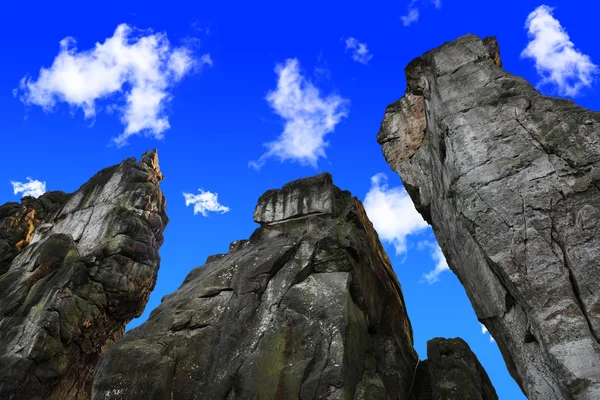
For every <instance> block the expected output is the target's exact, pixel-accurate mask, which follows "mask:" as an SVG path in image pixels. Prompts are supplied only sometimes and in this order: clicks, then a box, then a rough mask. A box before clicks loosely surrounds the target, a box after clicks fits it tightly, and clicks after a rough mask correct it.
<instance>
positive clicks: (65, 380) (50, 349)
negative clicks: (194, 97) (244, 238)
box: [0, 151, 168, 400]
mask: <svg viewBox="0 0 600 400" xmlns="http://www.w3.org/2000/svg"><path fill="white" fill-rule="evenodd" d="M162 178H163V177H162V174H161V172H160V169H159V167H158V156H157V154H156V152H155V151H149V152H147V153H145V154H144V155H143V156H142V159H141V161H140V162H137V161H136V160H135V159H133V158H131V159H127V160H125V161H123V162H122V163H121V164H119V165H115V166H113V167H109V168H106V169H104V170H102V171H100V172H99V173H98V174H96V175H95V176H94V177H93V178H92V179H90V180H89V181H88V182H87V183H86V184H84V185H83V186H81V188H80V189H79V190H77V191H76V192H74V193H72V194H70V195H67V194H65V193H62V192H50V193H46V194H44V195H42V196H41V197H39V198H38V199H33V198H24V199H23V201H22V204H17V203H8V204H5V205H4V206H0V399H14V400H18V399H27V400H32V399H60V400H63V399H89V398H90V392H91V378H92V376H93V371H94V368H95V365H96V363H97V361H98V359H99V355H100V354H101V353H102V352H103V351H104V350H105V348H107V347H108V346H109V345H110V344H112V343H113V342H114V341H115V340H116V339H117V338H119V337H120V336H121V335H122V334H123V331H124V328H125V325H126V324H127V322H129V321H130V320H131V319H132V318H134V317H136V316H139V315H141V313H142V311H143V309H144V306H145V304H146V302H147V301H148V297H149V295H150V292H151V290H152V289H153V288H154V284H155V282H156V277H157V271H158V267H159V263H160V257H159V254H158V249H159V247H160V246H161V245H162V242H163V231H164V228H165V226H166V224H167V222H168V219H167V216H166V214H165V199H164V196H163V194H162V192H161V190H160V187H159V182H160V181H161V180H162Z"/></svg>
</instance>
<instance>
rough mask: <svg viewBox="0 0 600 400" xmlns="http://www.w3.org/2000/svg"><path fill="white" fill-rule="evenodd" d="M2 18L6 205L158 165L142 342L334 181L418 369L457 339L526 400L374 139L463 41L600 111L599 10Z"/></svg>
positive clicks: (239, 8) (558, 4) (254, 10)
mask: <svg viewBox="0 0 600 400" xmlns="http://www.w3.org/2000/svg"><path fill="white" fill-rule="evenodd" d="M5 3H8V4H4V5H3V7H2V12H1V13H0V38H1V39H0V45H1V50H2V54H3V60H4V62H3V63H2V72H1V73H0V110H2V118H1V119H0V132H2V133H1V135H2V158H1V161H0V163H1V166H2V168H0V203H4V202H7V201H16V200H18V199H19V197H20V196H21V195H22V194H23V193H24V191H27V190H30V189H34V190H37V191H38V193H39V192H40V191H42V190H43V189H45V190H64V191H67V192H72V191H74V190H76V189H77V188H78V187H79V186H80V185H81V184H83V183H84V182H85V181H86V180H87V179H89V178H90V177H91V176H92V175H93V174H95V173H96V172H97V171H99V170H100V169H102V168H104V167H106V166H109V165H113V164H116V163H118V162H120V161H121V160H123V159H124V158H127V157H131V156H134V157H139V156H140V155H141V154H142V153H143V152H144V151H146V150H148V149H150V148H157V149H158V150H159V157H160V163H161V167H162V170H163V173H164V174H165V176H166V179H165V180H164V181H163V182H162V183H161V186H162V188H163V190H164V192H165V195H166V197H167V203H168V214H169V217H170V219H171V222H170V224H169V226H168V228H167V230H166V233H165V238H166V241H165V244H164V246H163V247H162V249H161V255H162V258H163V262H162V266H161V270H160V272H159V279H158V283H157V285H156V289H155V290H154V292H153V294H152V297H151V299H150V302H149V304H148V306H147V311H146V313H144V315H143V316H142V318H141V319H139V320H137V321H134V322H132V324H131V325H130V326H133V325H135V324H139V323H140V322H141V321H143V320H144V319H145V318H147V316H148V314H149V311H151V310H152V309H153V308H155V307H156V305H157V304H158V303H159V302H160V298H161V297H162V296H164V295H165V294H168V293H171V292H172V291H174V290H176V289H177V287H178V286H179V285H180V283H181V282H182V281H183V278H184V277H185V275H186V274H187V273H188V272H189V271H190V270H191V269H192V268H194V267H196V266H199V265H202V264H203V263H204V260H205V259H206V257H207V256H208V255H210V254H214V253H223V252H226V251H227V248H228V244H229V242H231V241H233V240H236V239H241V238H247V237H248V236H249V235H250V233H251V232H252V231H253V230H254V229H255V228H256V224H255V223H254V222H253V221H252V212H253V209H254V206H255V204H256V200H257V198H258V197H259V196H260V195H261V194H262V193H263V192H264V191H266V190H267V189H269V188H277V187H281V185H282V184H284V183H286V182H288V181H290V180H293V179H297V178H300V177H304V176H309V175H313V174H316V173H319V172H323V171H329V172H331V173H332V174H333V177H334V182H335V183H336V184H337V185H338V186H340V187H341V188H343V189H347V190H350V191H351V192H352V193H353V194H354V195H355V196H357V197H359V198H360V199H361V200H365V199H366V205H367V209H368V211H369V215H370V216H371V218H372V219H373V221H374V223H375V225H376V228H377V230H378V231H379V233H380V236H381V237H382V239H384V243H385V244H386V247H387V250H388V253H389V255H390V257H391V259H392V262H393V264H394V268H395V270H396V272H397V274H398V277H399V279H400V282H401V284H402V287H403V290H404V295H405V299H406V302H407V307H408V312H409V316H410V318H411V321H412V324H413V329H414V332H415V346H416V348H417V351H418V352H419V354H420V355H421V356H422V357H423V358H424V357H425V356H426V351H425V349H426V341H427V340H428V339H430V338H432V337H436V336H444V337H455V336H460V337H462V338H464V339H465V340H466V341H467V342H468V343H469V345H470V346H471V347H472V349H473V350H474V351H475V353H476V354H477V356H478V357H479V359H480V360H481V362H482V364H483V365H484V367H485V368H486V370H487V371H488V373H489V375H490V377H491V379H492V381H493V383H494V385H495V387H496V389H497V391H498V394H499V396H500V398H501V399H522V398H524V397H523V396H522V394H521V393H520V390H519V389H518V387H517V385H516V384H515V383H514V381H513V380H512V379H511V378H510V376H509V375H508V373H507V371H506V367H505V364H504V361H503V359H502V357H501V355H500V353H499V351H498V348H497V346H496V344H495V343H494V342H492V341H491V340H490V336H489V334H482V329H481V326H480V324H479V323H478V321H477V319H476V317H475V314H474V312H473V310H472V307H471V305H470V303H469V301H468V299H467V297H466V295H465V293H464V290H463V288H462V286H461V285H460V283H459V282H458V280H457V279H456V277H454V275H453V274H452V273H451V272H449V271H446V270H445V264H444V260H443V257H442V256H441V255H440V253H439V251H438V249H437V247H436V245H435V242H434V238H433V236H432V234H431V231H430V229H429V228H427V227H426V226H425V225H424V223H423V222H422V220H420V219H419V217H418V215H415V212H414V209H413V208H412V206H411V203H410V201H409V200H408V199H407V197H406V194H405V193H404V192H403V191H402V189H401V181H400V178H399V177H398V176H397V175H396V174H394V173H393V172H392V171H391V170H390V168H389V167H388V165H387V164H386V163H385V160H384V159H383V156H382V155H381V149H380V147H379V145H378V144H377V143H376V141H375V136H376V134H377V131H378V129H379V124H380V122H381V120H382V118H383V114H384V111H385V107H386V105H387V104H389V103H391V102H393V101H395V100H397V99H398V98H400V97H401V96H402V94H403V91H404V87H405V80H404V73H403V69H404V67H405V65H406V64H407V63H408V62H409V61H411V60H412V59H413V58H414V57H417V56H419V55H421V54H422V53H423V52H425V51H427V50H430V49H431V48H433V47H437V46H439V45H440V44H442V43H443V42H445V41H449V40H453V39H455V38H456V37H458V36H460V35H463V34H466V33H473V34H476V35H479V36H480V37H483V36H487V35H496V36H498V40H499V43H500V48H501V54H502V60H503V62H504V67H505V69H506V70H507V71H509V72H512V73H514V74H517V75H520V76H524V77H525V78H527V79H528V80H530V81H531V82H533V83H536V84H537V83H541V84H542V85H541V86H540V89H541V90H542V91H543V92H544V93H545V94H551V95H567V96H570V97H572V98H574V99H575V100H576V101H577V102H578V103H579V104H581V105H583V106H585V107H587V108H590V109H594V110H598V109H600V93H599V91H598V85H597V83H596V80H595V77H596V72H597V71H596V67H595V65H594V63H600V47H599V46H598V44H597V35H596V30H595V29H594V28H595V26H596V25H595V24H597V15H598V11H599V10H600V6H598V5H596V4H595V2H592V1H589V0H586V1H584V0H569V1H564V0H553V1H548V2H546V3H544V2H543V1H530V0H520V1H504V2H502V3H501V5H500V3H495V2H481V1H477V2H476V1H471V0H465V1H450V0H441V1H434V0H407V1H403V0H401V1H394V2H390V1H377V0H376V1H370V2H368V5H365V3H358V2H357V3H348V2H323V1H319V2H314V1H304V2H302V3H289V2H287V3H286V2H260V4H259V3H256V2H243V3H241V2H240V3H236V2H227V3H219V2H210V3H209V2H185V3H184V2H177V1H170V2H168V3H164V2H161V3H158V2H152V1H144V2H123V1H120V2H111V1H103V2H101V3H97V4H96V5H85V6H84V5H82V3H81V2H73V3H67V2H62V4H61V5H60V6H59V5H56V4H52V5H51V4H50V3H55V2H39V3H38V2H27V3H26V5H23V4H25V3H21V4H18V3H17V2H14V1H13V2H5ZM544 4H545V5H547V6H548V7H553V8H554V9H553V10H550V9H546V8H541V9H540V8H538V7H540V6H542V5H544ZM536 10H537V11H536ZM534 11H535V14H532V16H531V18H530V19H529V21H528V16H530V15H531V13H533V12H534ZM526 22H527V23H528V26H529V27H531V28H532V31H533V32H534V34H535V36H528V31H527V29H526ZM122 24H126V25H122ZM561 26H562V28H560V27H561ZM561 29H562V30H561ZM565 32H566V33H568V37H567V36H566V35H565ZM66 38H71V39H66ZM569 40H570V41H571V42H572V43H574V46H570V45H569V44H568V43H569ZM97 43H98V45H97ZM531 43H533V44H531ZM61 46H62V47H61ZM525 49H528V50H527V51H525V52H524V50H525ZM522 55H523V56H522ZM536 67H537V68H536ZM41 68H44V69H45V72H44V71H41V70H40V69H41ZM265 144H266V145H265ZM28 177H29V178H31V179H32V182H33V183H29V181H28V180H27V178H28ZM11 182H14V183H15V184H14V185H13V184H11ZM19 182H20V183H23V184H26V185H25V186H21V187H19V186H18V183H19ZM44 183H45V187H44ZM15 189H16V190H17V193H15ZM19 189H22V190H21V191H19ZM199 189H202V191H199ZM184 193H186V194H187V195H185V196H184ZM186 201H187V204H188V205H187V206H186ZM194 212H196V213H195V214H194ZM436 268H437V270H436ZM432 271H436V272H432Z"/></svg>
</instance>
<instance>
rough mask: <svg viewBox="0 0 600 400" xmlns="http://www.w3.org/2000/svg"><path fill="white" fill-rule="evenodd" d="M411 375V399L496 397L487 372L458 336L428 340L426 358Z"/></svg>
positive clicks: (480, 399) (490, 399)
mask: <svg viewBox="0 0 600 400" xmlns="http://www.w3.org/2000/svg"><path fill="white" fill-rule="evenodd" d="M415 378H416V379H415V384H414V390H413V391H414V394H415V397H414V399H415V400H498V395H497V394H496V390H495V389H494V387H493V386H492V382H491V381H490V378H489V377H488V375H487V373H486V372H485V370H484V369H483V367H482V366H481V364H480V363H479V360H478V359H477V357H476V356H475V354H474V353H473V352H472V351H471V348H470V347H469V345H468V344H467V343H466V342H465V341H464V340H462V339H460V338H454V339H443V338H435V339H431V340H430V341H428V342H427V360H424V361H421V362H420V363H419V366H418V371H417V375H416V377H415Z"/></svg>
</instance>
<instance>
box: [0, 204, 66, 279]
mask: <svg viewBox="0 0 600 400" xmlns="http://www.w3.org/2000/svg"><path fill="white" fill-rule="evenodd" d="M68 199H69V195H68V194H66V193H64V192H47V193H44V194H43V195H42V196H40V197H38V198H37V199H36V198H34V197H29V196H27V197H23V199H22V200H21V204H19V203H14V202H11V203H6V204H4V205H2V206H0V276H1V275H3V274H4V273H5V272H6V271H8V268H9V267H10V264H11V263H12V261H13V259H14V258H15V257H16V256H17V255H18V254H19V253H20V252H21V251H22V250H23V249H24V248H25V247H26V246H27V245H28V244H29V242H30V241H31V238H32V236H33V231H34V229H35V227H36V226H38V225H39V224H40V222H41V221H42V220H43V219H44V218H46V216H47V215H48V214H52V213H53V212H54V211H56V210H57V209H58V208H59V207H62V205H63V204H65V203H66V202H67V200H68Z"/></svg>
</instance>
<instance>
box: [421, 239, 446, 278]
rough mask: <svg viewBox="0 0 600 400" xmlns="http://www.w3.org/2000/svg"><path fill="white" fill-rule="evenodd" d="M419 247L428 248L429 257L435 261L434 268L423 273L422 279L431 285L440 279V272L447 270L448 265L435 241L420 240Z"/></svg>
mask: <svg viewBox="0 0 600 400" xmlns="http://www.w3.org/2000/svg"><path fill="white" fill-rule="evenodd" d="M419 247H420V248H421V249H425V248H428V249H429V250H430V251H431V258H432V259H433V261H435V268H434V269H432V270H431V271H429V272H428V273H426V274H423V279H424V280H425V281H427V283H429V284H430V285H431V284H433V283H435V282H438V281H439V280H440V277H439V276H440V274H441V273H442V272H444V271H449V270H450V267H448V263H447V262H446V257H444V253H442V249H441V248H440V246H439V245H438V244H437V243H435V242H420V243H419Z"/></svg>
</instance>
